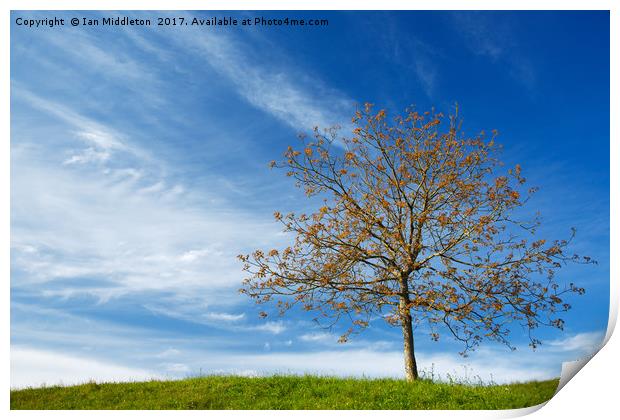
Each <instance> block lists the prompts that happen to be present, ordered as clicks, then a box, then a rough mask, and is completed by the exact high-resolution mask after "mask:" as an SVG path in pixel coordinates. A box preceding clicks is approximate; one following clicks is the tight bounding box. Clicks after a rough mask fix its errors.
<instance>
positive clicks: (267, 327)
mask: <svg viewBox="0 0 620 420" xmlns="http://www.w3.org/2000/svg"><path fill="white" fill-rule="evenodd" d="M249 328H250V329H252V330H255V331H267V332H270V333H272V334H280V333H282V332H284V331H285V330H286V327H285V326H284V323H282V322H281V321H268V322H266V323H264V324H259V325H256V326H253V327H249Z"/></svg>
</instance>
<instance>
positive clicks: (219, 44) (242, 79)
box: [174, 31, 354, 130]
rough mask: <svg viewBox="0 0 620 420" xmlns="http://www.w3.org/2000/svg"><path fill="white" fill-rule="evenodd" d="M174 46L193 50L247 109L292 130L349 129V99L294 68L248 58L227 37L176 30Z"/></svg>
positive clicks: (243, 49) (246, 52)
mask: <svg viewBox="0 0 620 420" xmlns="http://www.w3.org/2000/svg"><path fill="white" fill-rule="evenodd" d="M174 41H175V42H177V43H178V45H180V46H181V47H182V48H189V49H190V50H192V51H197V52H198V53H199V54H200V55H201V56H202V57H203V58H204V59H205V60H206V61H207V62H208V63H209V64H210V65H211V66H212V67H213V68H214V69H215V70H216V71H217V72H218V73H220V74H221V75H222V76H224V77H226V78H227V79H229V80H230V81H231V82H232V84H233V85H234V86H235V88H236V91H237V93H238V94H239V95H240V96H241V97H243V98H245V99H246V100H247V101H248V102H249V103H250V104H252V105H254V106H255V107H257V108H259V109H262V110H263V111H265V112H267V113H269V114H271V115H273V116H274V117H276V118H278V119H279V120H281V121H283V122H284V123H286V124H288V125H290V126H291V127H292V128H294V129H296V130H307V129H311V128H313V127H315V126H319V127H321V128H327V127H331V126H333V125H335V124H338V125H341V126H342V127H343V128H344V129H345V130H346V128H347V127H348V126H349V124H350V118H351V115H352V113H353V111H354V108H353V106H354V101H353V100H352V99H350V98H347V97H346V96H345V95H344V94H343V93H341V92H339V91H337V90H335V89H331V88H329V87H327V86H326V85H325V84H324V83H322V82H321V81H320V80H317V79H314V78H311V77H308V76H307V75H306V74H305V73H303V72H301V71H299V70H298V69H295V68H291V67H288V68H285V67H284V65H280V66H278V65H273V63H270V64H268V63H266V62H263V61H260V60H255V59H252V58H250V57H251V54H249V48H248V47H247V46H245V45H244V44H242V43H240V42H238V41H237V40H234V39H232V38H231V37H228V36H225V35H223V34H221V33H217V34H216V33H215V32H213V31H208V32H202V33H200V34H198V35H197V34H196V32H195V31H181V32H178V33H175V34H174ZM255 41H257V40H255ZM254 47H255V46H254ZM272 48H273V46H272Z"/></svg>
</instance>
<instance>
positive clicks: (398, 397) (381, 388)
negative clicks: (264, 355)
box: [11, 376, 558, 410]
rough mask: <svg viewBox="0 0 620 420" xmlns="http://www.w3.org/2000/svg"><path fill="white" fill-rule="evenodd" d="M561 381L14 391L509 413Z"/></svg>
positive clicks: (42, 402) (188, 405) (178, 402)
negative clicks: (506, 383)
mask: <svg viewBox="0 0 620 420" xmlns="http://www.w3.org/2000/svg"><path fill="white" fill-rule="evenodd" d="M557 385H558V381H557V380H550V381H544V382H529V383H522V384H510V385H492V386H481V385H459V384H447V383H433V382H430V381H418V382H416V383H407V382H405V381H403V380H396V379H342V378H331V377H317V376H271V377H261V378H245V377H238V376H205V377H199V378H190V379H184V380H177V381H149V382H132V383H103V384H96V383H87V384H83V385H77V386H68V387H61V386H54V387H44V388H28V389H23V390H13V391H11V409H13V410H20V409H42V410H45V409H237V410H242V409H407V410H412V409H508V408H522V407H529V406H532V405H537V404H540V403H542V402H545V401H547V400H549V399H550V398H551V397H552V396H553V394H554V392H555V390H556V388H557Z"/></svg>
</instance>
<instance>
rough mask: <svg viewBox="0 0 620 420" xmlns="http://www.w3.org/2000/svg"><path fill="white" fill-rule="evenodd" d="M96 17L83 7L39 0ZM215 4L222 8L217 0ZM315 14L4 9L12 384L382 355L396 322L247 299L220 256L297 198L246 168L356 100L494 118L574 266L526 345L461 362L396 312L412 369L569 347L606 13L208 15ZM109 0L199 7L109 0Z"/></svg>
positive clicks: (597, 274)
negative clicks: (567, 242) (406, 333)
mask: <svg viewBox="0 0 620 420" xmlns="http://www.w3.org/2000/svg"><path fill="white" fill-rule="evenodd" d="M53 14H55V15H57V16H59V17H65V18H69V19H70V18H71V17H74V16H78V15H79V16H92V17H103V16H104V14H102V13H98V12H79V13H75V12H54V13H53ZM219 14H222V13H219ZM224 14H225V15H229V16H230V15H232V16H236V17H238V18H243V17H253V16H255V15H265V16H269V17H278V16H281V17H285V16H290V17H296V18H315V17H317V18H328V19H329V26H328V27H321V28H317V27H315V28H286V27H281V28H256V27H250V28H242V27H236V28H221V27H220V28H196V27H182V28H179V27H176V28H161V27H151V28H120V27H95V28H84V27H76V28H73V27H70V26H68V27H56V28H39V29H26V28H24V27H21V26H16V25H15V24H14V22H15V18H16V17H19V16H23V17H31V18H35V17H45V16H49V15H50V14H49V13H42V12H13V13H12V21H13V24H12V27H11V364H12V372H11V383H12V386H25V385H38V384H41V383H43V382H45V383H48V384H49V383H57V382H63V383H72V382H80V381H86V380H89V379H96V380H124V379H139V378H146V377H184V376H187V375H193V374H198V373H200V372H202V373H207V372H223V373H237V374H248V375H253V374H265V373H273V372H284V373H286V372H292V373H301V372H314V373H326V374H337V375H362V374H364V375H367V376H402V374H403V373H402V370H403V368H402V356H401V355H402V350H401V346H402V343H401V337H400V331H399V330H398V329H397V328H392V327H389V326H387V325H386V324H384V323H383V322H382V321H381V320H377V321H376V322H373V323H372V324H371V326H370V328H369V329H368V330H367V331H366V332H364V333H363V334H361V335H359V336H354V337H353V338H352V340H351V341H350V342H349V343H347V344H338V343H337V342H336V341H337V337H338V336H339V334H340V333H342V331H343V330H344V329H346V327H347V326H346V325H342V326H338V327H337V328H336V329H334V330H332V331H328V330H323V329H321V328H319V327H318V326H316V325H315V324H314V323H313V322H312V317H311V316H308V315H307V314H300V313H296V312H292V313H291V314H290V315H289V316H287V317H284V318H277V317H275V318H268V319H266V320H263V319H260V318H259V317H258V312H259V311H260V310H261V309H262V308H259V307H256V306H255V305H254V303H253V302H251V301H250V300H249V299H247V298H246V297H245V296H242V295H239V294H238V293H237V290H238V289H239V287H240V283H241V279H242V278H243V277H244V276H243V273H242V272H241V265H240V264H239V263H238V261H237V260H236V258H235V257H236V255H238V254H239V253H244V252H248V251H251V250H253V249H256V248H272V247H279V246H285V245H286V244H287V243H288V242H289V241H290V237H287V236H285V235H283V234H282V233H281V232H280V226H279V225H278V224H277V223H275V222H274V221H273V217H272V214H273V211H274V210H279V211H282V212H288V211H302V210H311V209H312V208H313V207H314V205H315V204H316V203H313V202H312V201H308V200H307V199H306V198H305V197H304V195H303V193H302V192H301V191H300V190H297V189H296V188H295V187H294V186H293V185H292V183H291V182H290V180H289V179H287V178H286V177H285V176H284V174H283V173H281V172H278V171H274V170H270V169H269V168H268V162H269V161H271V160H272V159H277V158H278V157H279V156H281V154H282V152H283V151H284V150H285V149H286V147H287V146H288V145H289V144H295V142H296V134H297V133H300V132H307V131H308V130H310V129H311V128H312V127H313V126H315V125H318V126H320V127H327V126H330V125H333V124H341V125H343V126H344V127H345V129H346V127H347V124H348V121H350V117H351V116H352V114H353V112H354V110H355V106H356V104H360V103H364V102H373V103H375V104H376V105H377V106H379V107H382V108H386V109H387V110H388V112H389V113H390V112H391V113H393V112H400V111H401V110H402V109H403V108H405V107H406V106H408V105H411V104H415V105H416V106H417V107H418V109H428V108H430V107H432V106H434V107H436V108H437V109H439V110H442V111H444V112H450V110H451V109H452V107H453V105H454V103H455V102H458V103H459V106H460V113H461V115H462V116H463V118H464V128H465V130H466V132H468V133H469V134H476V133H478V132H479V131H480V130H483V129H484V130H487V131H490V130H491V129H497V130H499V132H500V137H499V142H500V143H502V144H503V145H504V155H503V158H504V161H505V162H506V163H507V164H515V163H520V164H521V166H522V167H523V170H524V175H525V176H526V177H527V178H528V181H529V182H530V183H531V184H533V185H537V186H539V187H540V188H541V189H540V192H539V193H538V195H537V196H536V197H535V199H533V200H532V201H531V203H530V204H531V206H530V207H529V209H530V210H531V211H532V212H534V211H536V210H540V211H541V213H542V215H543V221H544V228H543V229H542V233H543V234H544V235H547V236H548V237H550V238H562V237H566V236H567V235H568V234H569V232H570V227H571V226H574V227H576V228H577V237H576V239H575V241H574V243H573V247H572V250H574V252H576V253H579V254H585V255H590V256H592V257H593V258H594V259H596V260H598V262H599V264H598V265H597V266H586V267H584V266H572V267H566V268H564V269H562V270H561V271H560V274H559V276H558V280H559V281H560V282H566V283H568V282H575V283H577V284H578V285H580V286H583V287H585V288H586V291H587V292H586V294H585V295H584V296H581V297H578V298H575V299H572V300H571V303H572V304H573V309H572V310H571V312H569V313H568V314H567V315H566V316H565V317H564V318H565V320H566V328H565V331H563V332H560V331H557V330H545V329H542V330H540V331H539V332H538V334H539V336H540V337H541V338H542V339H543V343H544V345H543V346H542V347H541V348H540V349H538V350H536V351H535V352H532V350H531V349H529V348H528V347H527V339H526V336H525V335H523V334H522V333H523V331H521V330H520V329H519V327H518V326H515V328H513V335H512V337H511V338H512V340H513V344H515V345H516V346H517V347H518V350H517V351H514V352H511V351H509V350H508V349H507V348H506V347H502V346H500V345H496V344H492V343H489V344H485V345H483V346H481V347H480V348H479V349H478V350H476V351H475V352H474V353H472V354H471V355H470V356H469V357H468V358H466V359H463V358H461V357H460V356H459V355H458V352H459V351H460V350H461V347H460V346H459V345H458V344H457V343H455V342H453V341H451V340H450V338H449V337H448V336H447V335H445V336H443V337H442V339H441V341H440V342H439V343H434V342H431V341H430V339H429V337H428V333H427V332H426V331H425V330H424V328H423V327H420V328H419V329H418V330H417V331H416V346H417V349H418V361H419V364H420V366H421V367H422V368H423V369H426V370H430V369H434V371H435V373H440V374H442V375H444V376H445V375H446V374H451V375H456V376H459V377H465V376H473V375H479V376H480V377H481V378H482V379H483V380H490V379H491V378H492V379H493V380H495V381H498V382H508V381H515V380H526V379H543V378H550V377H554V376H558V375H559V373H560V369H561V363H562V362H563V361H566V360H573V359H575V358H578V357H580V356H583V355H585V354H588V353H589V352H591V351H592V350H593V349H594V348H595V347H596V345H597V344H598V343H599V342H600V340H601V339H602V336H603V335H604V332H605V329H606V326H607V317H608V307H609V15H608V13H606V12H502V13H493V12H458V13H456V12H455V13H451V12H396V13H395V12H286V13H285V12H263V13H258V12H231V13H224ZM114 15H115V16H116V15H121V16H122V15H127V16H131V17H139V16H143V17H149V18H151V19H153V20H155V18H156V17H157V16H185V17H189V16H194V15H196V16H199V17H209V16H214V15H216V14H215V13H210V12H192V13H186V12H175V13H169V14H166V13H157V12H135V13H134V12H120V13H114Z"/></svg>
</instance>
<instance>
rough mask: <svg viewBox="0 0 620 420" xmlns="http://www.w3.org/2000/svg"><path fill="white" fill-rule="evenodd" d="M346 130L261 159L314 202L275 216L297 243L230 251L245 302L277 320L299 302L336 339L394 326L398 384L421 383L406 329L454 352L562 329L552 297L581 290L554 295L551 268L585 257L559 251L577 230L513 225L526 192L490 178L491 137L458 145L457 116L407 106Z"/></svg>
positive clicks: (362, 115) (510, 178) (366, 112)
mask: <svg viewBox="0 0 620 420" xmlns="http://www.w3.org/2000/svg"><path fill="white" fill-rule="evenodd" d="M353 124H354V127H355V128H354V129H353V132H352V134H353V136H352V137H351V138H339V137H338V130H337V129H328V130H323V131H320V130H319V129H318V128H315V130H314V134H313V136H309V137H308V136H300V138H301V141H302V147H301V149H300V150H295V149H293V148H292V147H289V148H288V150H287V151H286V153H285V155H284V160H283V161H281V162H279V163H278V162H275V161H274V162H272V163H271V166H272V167H278V168H285V169H287V175H288V176H290V177H292V178H294V179H295V180H296V184H297V186H299V187H302V188H304V189H305V193H306V195H307V196H309V197H315V196H316V197H319V198H321V199H322V202H323V206H322V207H320V208H319V209H318V210H317V211H316V212H315V213H313V214H311V215H306V214H301V215H295V214H292V213H291V214H288V215H282V214H280V213H279V212H276V213H275V214H274V215H275V218H276V219H277V220H278V221H280V222H282V223H283V225H284V230H285V231H286V232H290V233H292V234H294V236H295V240H294V243H293V244H292V245H291V246H289V247H287V248H286V249H284V250H280V251H279V250H276V249H273V250H271V251H268V252H263V251H261V250H257V251H255V252H254V253H252V254H251V255H240V256H239V258H240V260H241V261H242V262H243V263H244V270H245V271H246V272H248V273H249V274H250V276H249V277H248V278H246V279H245V280H244V287H243V288H242V289H241V290H240V291H241V292H242V293H245V294H247V295H249V296H250V297H252V298H254V299H255V300H256V301H257V302H259V303H264V302H268V301H270V300H273V299H275V298H276V297H277V298H278V299H279V300H278V301H277V306H278V308H279V310H280V312H281V313H283V312H285V311H286V310H288V309H289V308H291V307H292V306H294V305H296V304H297V305H301V306H302V307H303V308H304V309H306V310H308V311H316V312H317V313H318V314H319V315H320V316H321V317H326V318H328V319H330V320H332V321H333V323H335V322H336V321H338V320H339V319H341V318H343V317H344V318H346V319H347V320H348V321H350V322H351V328H349V329H348V330H347V332H346V333H345V334H344V335H343V336H342V337H341V341H346V340H347V337H348V336H349V334H350V333H352V332H358V331H360V330H361V329H363V328H364V327H366V326H368V323H369V319H370V317H371V316H373V315H379V316H381V317H383V318H384V319H385V320H387V321H388V322H389V323H391V324H393V325H400V327H401V328H402V333H403V340H404V358H405V374H406V378H407V380H414V379H416V378H417V377H418V369H417V364H416V359H415V352H414V338H413V330H414V329H413V326H414V325H418V324H419V323H422V322H425V323H428V325H429V326H430V331H431V336H432V338H433V339H434V340H438V339H439V333H440V332H442V333H443V332H444V331H445V332H449V333H450V334H451V335H453V336H454V337H455V338H456V339H457V340H459V341H461V342H462V343H463V344H464V350H463V354H465V352H466V351H467V350H469V349H472V348H474V347H475V346H476V345H478V344H479V343H480V342H481V341H482V340H483V339H491V340H496V341H499V342H501V343H504V344H506V345H508V346H509V347H510V346H511V344H510V343H509V340H508V334H509V325H510V324H511V323H513V322H515V321H516V322H519V323H521V324H522V325H523V326H524V327H525V328H526V330H527V331H528V335H529V341H530V345H531V346H532V347H536V346H537V345H538V344H540V341H539V340H538V339H536V338H535V337H534V336H533V330H534V329H535V328H536V327H538V326H541V325H548V326H553V327H557V328H560V329H562V327H563V325H564V321H563V320H562V319H561V318H559V317H558V314H559V313H560V312H563V311H566V310H568V309H569V308H570V305H569V304H568V303H565V302H564V300H563V299H562V297H563V296H562V295H564V294H566V293H576V294H583V293H584V289H583V288H580V287H577V286H575V285H574V284H573V283H570V284H569V285H567V286H563V287H560V286H559V285H558V283H556V281H555V280H554V275H555V272H556V270H557V269H558V268H560V267H561V266H562V265H564V264H565V263H567V262H571V261H572V262H579V263H588V262H592V261H591V260H590V259H589V258H588V257H584V258H581V257H579V256H577V255H567V254H566V251H565V249H566V247H567V245H568V244H569V242H570V240H571V239H572V237H573V235H574V229H573V232H572V235H571V236H570V238H569V239H568V240H555V241H552V242H547V241H545V239H541V238H537V237H536V232H537V228H538V227H539V226H540V223H541V220H540V218H539V216H538V215H536V216H534V217H532V219H531V220H529V221H523V220H520V218H519V217H517V216H518V214H517V213H518V212H517V211H518V210H520V208H521V207H522V206H523V205H524V204H525V203H526V202H527V201H528V199H529V197H530V196H531V194H533V193H534V192H535V191H536V189H535V188H530V189H528V190H525V188H526V187H525V182H526V181H525V178H523V176H522V175H521V167H520V166H519V165H516V166H515V167H514V168H511V169H509V170H507V171H505V173H503V174H500V172H501V169H502V166H503V164H502V163H501V162H500V161H499V160H498V157H497V155H498V153H497V152H498V150H499V147H498V146H496V145H495V141H494V139H495V137H496V132H493V134H492V135H491V136H490V138H488V137H487V136H485V134H484V132H483V133H481V134H480V135H478V136H476V137H473V138H469V137H465V135H464V134H463V133H462V131H461V122H460V121H459V119H458V108H456V112H455V115H453V116H450V117H449V118H444V116H443V115H442V114H440V113H436V112H434V111H433V112H425V113H423V114H420V113H418V112H416V111H415V110H413V109H408V110H407V111H406V113H405V115H404V116H397V117H395V118H394V119H393V120H392V121H391V122H390V121H389V120H388V118H387V116H386V112H385V111H384V110H380V111H378V112H376V113H375V112H374V111H373V107H372V105H370V104H366V105H365V107H364V108H363V109H362V110H358V111H357V112H356V114H355V116H354V118H353ZM262 315H264V316H266V314H265V313H264V312H263V313H262ZM333 323H332V324H331V325H333ZM440 326H441V328H440Z"/></svg>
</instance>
